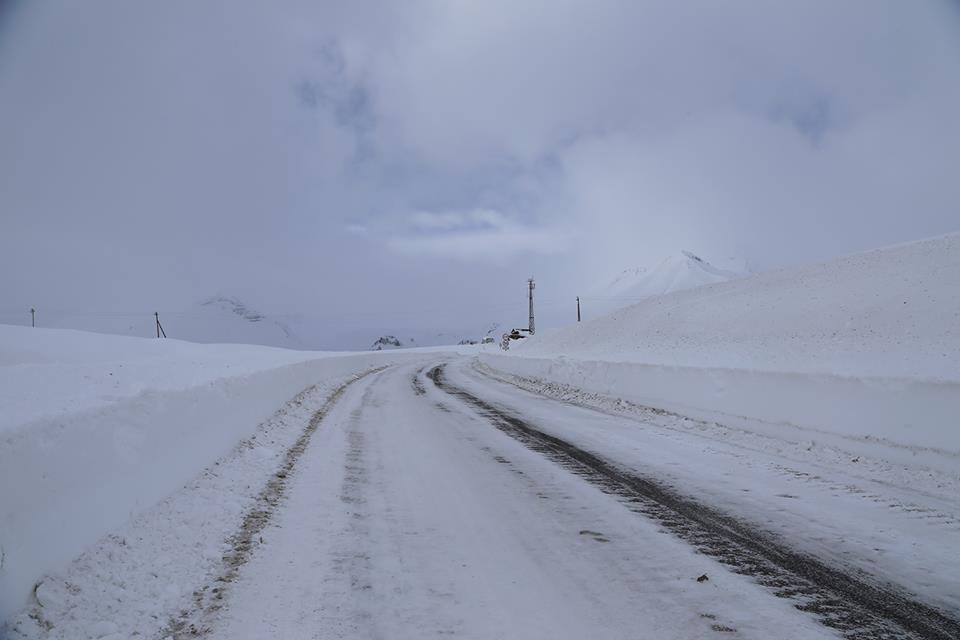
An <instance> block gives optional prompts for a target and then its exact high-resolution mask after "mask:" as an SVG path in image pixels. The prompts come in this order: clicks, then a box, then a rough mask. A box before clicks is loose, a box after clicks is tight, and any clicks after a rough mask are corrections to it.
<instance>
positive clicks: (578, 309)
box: [577, 296, 580, 322]
mask: <svg viewBox="0 0 960 640" xmlns="http://www.w3.org/2000/svg"><path fill="white" fill-rule="evenodd" d="M577 322H580V296H577Z"/></svg>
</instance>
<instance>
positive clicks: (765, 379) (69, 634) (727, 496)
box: [0, 236, 960, 640]
mask: <svg viewBox="0 0 960 640" xmlns="http://www.w3.org/2000/svg"><path fill="white" fill-rule="evenodd" d="M958 259H960V237H958V236H947V237H943V238H936V239H932V240H929V241H925V242H920V243H914V244H911V245H904V246H900V247H893V248H890V249H884V250H880V251H875V252H869V253H865V254H860V255H857V256H852V257H848V258H844V259H842V260H839V261H834V262H831V263H826V264H823V265H818V266H814V267H809V268H804V269H798V270H793V271H783V272H778V273H774V274H768V275H760V276H753V277H750V278H745V279H743V280H737V281H733V282H727V283H721V284H716V285H710V286H707V287H702V288H699V289H694V290H690V291H683V292H677V293H673V294H669V295H666V296H662V297H659V298H651V299H649V300H647V301H645V302H643V303H641V304H638V305H636V306H634V307H631V308H628V309H624V310H621V311H619V312H617V313H615V314H612V315H611V316H609V317H606V318H602V319H598V320H596V321H593V322H587V323H583V324H581V325H580V326H576V327H571V328H568V329H564V330H561V331H557V332H553V333H552V334H551V333H548V334H544V335H538V336H536V337H535V338H533V339H530V340H529V341H528V342H527V343H526V344H523V345H522V346H520V347H519V348H516V349H514V350H512V351H510V352H509V353H508V354H504V355H495V352H494V351H493V350H490V349H483V348H482V347H470V348H459V349H455V348H450V349H446V350H432V351H428V350H410V351H406V352H403V351H392V352H387V353H372V354H344V355H341V356H336V357H334V356H332V355H330V354H316V353H313V354H311V353H294V352H285V351H279V350H271V349H260V348H250V347H234V346H217V347H214V346H200V345H189V344H183V343H180V344H177V343H172V342H170V343H168V344H164V341H145V340H141V341H136V340H133V341H130V342H113V340H114V339H113V338H107V337H103V336H97V337H95V338H94V337H89V339H90V340H102V341H103V344H92V343H91V344H92V346H89V345H88V346H83V345H81V344H80V343H82V342H85V341H86V340H87V339H88V335H87V334H80V333H76V332H74V333H69V332H43V331H41V330H35V331H31V330H30V329H26V330H22V329H16V330H14V329H9V333H8V329H7V328H2V331H0V336H3V337H2V338H0V340H3V342H0V358H2V362H3V363H4V364H3V365H2V366H0V369H2V370H3V372H2V373H0V375H2V376H4V378H3V381H4V383H5V384H9V385H12V386H11V389H13V391H8V389H7V387H6V386H5V387H4V391H3V393H4V396H3V402H4V405H3V406H4V415H12V416H17V418H16V419H15V420H12V421H8V422H5V423H4V424H3V427H2V430H0V487H2V492H0V548H2V553H0V557H2V558H3V560H2V563H3V564H2V567H0V597H2V601H0V604H2V609H0V621H2V623H0V629H4V627H3V626H2V624H3V623H5V625H6V627H5V633H6V634H7V635H8V636H9V637H11V638H30V639H38V640H39V639H74V638H80V639H88V638H90V639H92V638H109V639H111V640H117V639H119V638H155V639H157V640H161V639H163V640H165V639H168V638H172V639H174V640H180V639H185V638H196V637H208V638H223V639H227V638H229V639H231V640H233V639H247V638H249V639H255V638H256V639H260V638H417V639H419V638H425V637H456V638H477V639H481V638H484V639H485V638H543V639H547V638H550V639H555V638H557V639H563V638H584V637H589V638H611V639H621V638H623V639H627V638H630V639H636V638H642V639H663V638H666V639H678V640H679V639H686V638H723V637H737V638H757V639H761V638H763V639H768V638H838V637H843V636H846V637H848V638H860V639H865V638H954V637H958V636H960V553H957V550H958V549H960V444H958V442H960V441H958V436H957V431H958V429H960V426H958V424H957V419H958V418H957V416H958V415H960V404H958V401H960V374H958V373H957V371H956V366H957V365H956V363H957V362H960V358H958V357H957V356H960V338H958V335H957V332H956V329H955V327H956V326H957V320H958V318H960V280H958V272H960V269H958V266H960V265H958ZM904 303H906V304H904ZM123 340H126V339H123ZM148 343H149V344H148ZM84 350H86V353H84ZM61 354H62V355H61ZM69 354H72V355H69ZM121 363H122V364H123V365H124V366H123V373H122V374H120V375H121V376H123V377H124V379H123V380H122V381H119V384H117V385H116V388H117V389H119V391H111V385H112V384H113V383H112V382H111V381H109V380H104V377H106V378H108V379H109V378H111V377H115V376H116V375H118V373H119V372H120V367H119V364H121ZM151 363H152V364H151ZM228 364H229V365H230V366H229V368H228V367H227V366H226V365H228ZM31 367H34V368H37V371H35V370H34V369H31ZM44 368H46V371H48V372H49V375H44V374H43V370H44ZM111 372H112V373H114V376H110V375H109V373H111ZM84 376H86V378H85V377H84ZM47 380H49V381H51V385H50V387H49V388H46V387H45V381H47ZM31 394H32V395H31ZM25 398H28V399H25ZM7 406H10V407H11V411H10V413H9V414H7V412H6V407H7ZM3 633H4V632H3V631H0V636H2V635H3Z"/></svg>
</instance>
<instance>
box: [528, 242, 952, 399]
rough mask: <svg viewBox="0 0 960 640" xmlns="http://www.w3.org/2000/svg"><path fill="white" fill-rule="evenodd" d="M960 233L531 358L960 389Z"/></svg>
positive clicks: (635, 322) (731, 292) (612, 318)
mask: <svg viewBox="0 0 960 640" xmlns="http://www.w3.org/2000/svg"><path fill="white" fill-rule="evenodd" d="M958 318H960V234H951V235H947V236H943V237H939V238H933V239H930V240H925V241H921V242H915V243H911V244H906V245H901V246H897V247H891V248H887V249H879V250H875V251H869V252H866V253H860V254H856V255H852V256H848V257H845V258H842V259H840V260H835V261H832V262H826V263H823V264H818V265H814V266H811V267H805V268H800V269H792V270H783V271H776V272H772V273H764V274H760V275H755V276H752V277H748V278H743V279H738V280H734V281H731V282H721V283H717V284H712V285H709V286H705V287H702V288H698V289H693V290H687V291H677V292H674V293H670V294H667V295H663V296H658V297H654V298H650V299H648V300H644V301H642V302H640V303H638V304H635V305H632V306H630V307H628V308H625V309H621V310H619V311H616V312H614V313H612V314H610V315H608V316H606V317H602V318H598V319H596V320H592V321H588V322H583V323H580V324H579V325H573V326H570V327H567V328H565V329H561V330H559V331H555V332H551V333H549V334H547V333H542V334H541V335H538V336H536V337H535V338H533V339H531V340H528V341H526V344H525V345H524V346H523V349H522V351H523V354H524V355H528V356H554V355H566V356H576V357H578V358H601V359H604V360H617V361H631V362H643V363H647V364H663V365H670V366H676V365H681V366H694V367H728V368H746V369H761V370H773V371H785V372H818V373H832V374H840V375H874V376H896V377H918V378H929V379H941V380H952V381H960V367H958V366H957V363H958V362H960V323H958Z"/></svg>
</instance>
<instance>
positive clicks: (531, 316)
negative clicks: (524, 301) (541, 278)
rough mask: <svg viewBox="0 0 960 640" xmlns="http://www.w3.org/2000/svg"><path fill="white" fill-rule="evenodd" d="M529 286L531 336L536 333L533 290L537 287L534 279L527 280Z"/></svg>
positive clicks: (529, 328)
mask: <svg viewBox="0 0 960 640" xmlns="http://www.w3.org/2000/svg"><path fill="white" fill-rule="evenodd" d="M527 284H528V285H529V286H530V325H529V327H527V328H528V330H529V331H530V335H533V334H534V332H535V327H534V324H533V290H534V288H535V287H536V285H535V284H534V283H533V278H530V279H529V280H527Z"/></svg>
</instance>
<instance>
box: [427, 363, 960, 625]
mask: <svg viewBox="0 0 960 640" xmlns="http://www.w3.org/2000/svg"><path fill="white" fill-rule="evenodd" d="M443 369H444V365H439V366H436V367H434V368H433V369H431V370H430V371H429V372H428V373H427V376H428V377H429V378H430V379H431V380H432V381H433V382H434V384H436V386H437V387H438V388H439V389H441V390H443V391H445V392H446V393H448V394H450V395H452V396H455V397H457V398H459V399H461V400H463V401H464V402H466V403H467V404H469V405H471V406H473V407H474V408H475V409H476V410H477V411H478V412H479V413H480V414H482V415H484V416H485V417H487V418H488V419H489V420H490V421H491V422H492V423H493V424H494V425H495V426H496V427H497V428H498V429H500V430H501V431H503V432H504V433H506V434H508V435H510V436H512V437H513V438H515V439H517V440H519V441H520V442H522V443H523V444H524V445H526V446H527V447H529V448H530V449H533V450H534V451H537V452H539V453H542V454H543V455H545V456H546V457H547V458H549V459H551V460H553V461H554V462H557V463H558V464H560V465H562V466H563V467H565V468H567V469H569V470H570V471H572V472H574V473H576V474H577V475H579V476H581V477H583V478H584V479H586V480H588V481H589V482H591V483H592V484H594V485H596V486H597V487H599V488H600V489H601V490H603V491H604V492H605V493H608V494H611V495H614V496H617V497H619V498H621V499H623V501H624V503H625V504H626V505H627V506H628V507H629V508H630V509H631V510H633V511H634V512H636V513H640V514H642V515H644V516H647V517H649V518H651V519H653V520H655V521H657V522H658V523H660V524H661V525H662V526H663V527H664V528H665V529H667V530H668V531H670V532H671V533H672V534H673V535H675V536H677V537H678V538H680V539H682V540H684V541H686V542H688V543H690V544H691V545H693V546H694V547H695V548H696V549H697V550H698V551H700V552H701V553H703V554H705V555H709V556H711V557H714V558H715V559H717V560H718V561H719V562H722V563H723V564H725V565H727V566H728V567H730V568H731V569H732V570H733V571H734V572H735V573H739V574H743V575H748V576H752V577H753V578H754V579H755V580H756V581H757V582H758V583H760V584H761V585H763V586H765V587H768V588H770V589H771V590H772V591H773V593H774V594H775V595H776V596H778V597H782V598H790V599H792V600H794V601H795V602H796V604H795V605H794V606H796V608H797V609H800V610H801V611H805V612H808V613H811V614H813V615H814V616H816V618H817V619H818V620H819V621H820V622H821V623H823V624H824V625H826V626H829V627H832V628H835V629H838V630H840V631H841V632H843V634H844V635H845V636H846V637H847V638H850V639H856V640H890V639H893V638H923V639H937V640H948V639H954V640H955V639H957V638H960V621H958V620H956V619H955V618H952V617H950V616H948V615H946V614H945V613H943V612H942V611H940V610H938V609H936V608H934V607H931V606H929V605H926V604H923V603H921V602H917V601H915V600H912V599H910V598H909V597H907V596H905V595H903V594H901V593H899V592H897V591H896V590H895V587H893V586H886V585H879V584H876V583H875V582H874V581H873V580H871V579H870V577H869V576H867V575H866V574H852V573H847V572H845V571H844V570H842V569H839V568H835V567H831V566H829V565H827V564H825V563H824V562H822V561H821V560H818V559H817V558H815V557H813V556H809V555H805V554H803V553H800V552H798V551H795V550H793V549H792V548H790V547H789V546H788V545H786V544H784V543H783V542H782V541H781V540H779V539H777V538H776V537H775V536H773V535H772V534H770V533H768V532H766V531H763V530H760V529H758V528H756V527H755V526H753V525H751V524H749V523H747V522H744V521H742V520H739V519H737V518H734V517H732V516H730V515H728V514H726V513H724V512H721V511H719V510H717V509H714V508H712V507H709V506H707V505H705V504H702V503H700V502H698V501H697V500H695V499H694V498H691V497H689V496H684V495H681V494H680V493H678V492H677V491H676V490H675V489H673V488H671V487H668V486H666V485H665V484H663V483H661V482H659V481H657V480H656V479H654V478H650V477H644V476H641V475H639V474H637V472H636V471H635V470H627V469H624V468H622V467H620V466H618V465H616V464H614V463H612V462H610V461H608V460H605V459H603V458H601V457H599V456H597V455H595V454H593V453H590V452H588V451H585V450H583V449H580V448H579V447H576V446H575V445H573V444H571V443H569V442H567V441H566V440H563V439H561V438H557V437H556V436H552V435H549V434H546V433H544V432H543V431H540V430H539V429H537V428H536V427H534V426H532V425H531V424H529V423H528V422H526V421H524V420H523V419H522V418H520V417H518V416H516V415H514V414H512V413H510V412H509V411H507V410H504V409H502V408H499V407H495V406H493V405H492V404H490V403H488V402H485V401H484V400H481V399H480V398H478V397H476V396H474V395H472V394H470V393H469V392H467V391H464V390H463V389H460V388H458V387H455V386H453V385H451V384H450V383H448V382H446V380H445V379H444V376H443ZM715 631H723V632H727V630H726V629H723V630H720V629H715Z"/></svg>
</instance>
